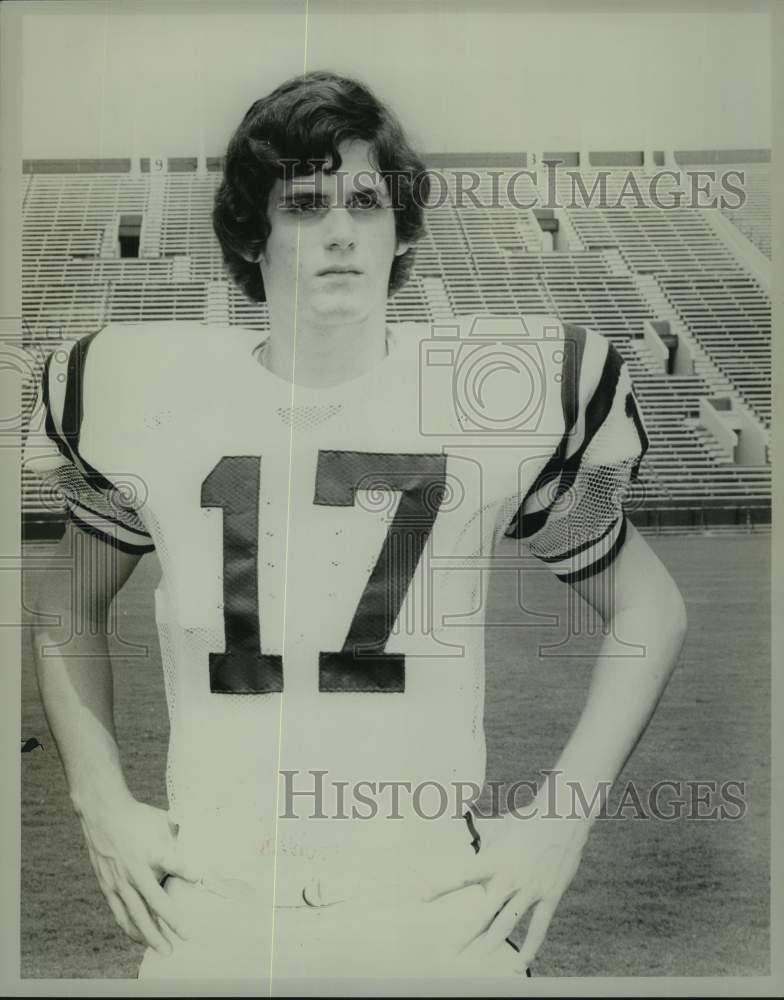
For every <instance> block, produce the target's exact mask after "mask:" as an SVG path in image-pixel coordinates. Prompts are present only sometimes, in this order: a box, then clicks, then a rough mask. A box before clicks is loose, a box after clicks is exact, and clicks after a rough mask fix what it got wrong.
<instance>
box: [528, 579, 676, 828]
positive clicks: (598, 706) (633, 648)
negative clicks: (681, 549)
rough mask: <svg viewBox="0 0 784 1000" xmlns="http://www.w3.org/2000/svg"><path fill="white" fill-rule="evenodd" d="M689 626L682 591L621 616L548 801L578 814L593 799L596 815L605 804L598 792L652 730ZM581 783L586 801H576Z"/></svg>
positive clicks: (548, 787) (545, 792)
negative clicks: (576, 808) (576, 809)
mask: <svg viewBox="0 0 784 1000" xmlns="http://www.w3.org/2000/svg"><path fill="white" fill-rule="evenodd" d="M676 593H677V592H676ZM685 631H686V626H685V616H684V614H683V607H682V603H681V602H680V600H679V597H677V596H673V598H672V600H671V601H667V600H662V601H660V603H659V604H658V605H657V604H655V603H654V604H653V605H651V604H647V603H643V602H638V603H637V604H636V605H635V606H634V607H631V608H627V609H625V610H623V611H621V612H619V613H618V614H617V615H616V616H615V618H614V619H613V622H612V629H611V634H610V635H608V636H607V637H606V638H605V640H604V642H603V643H602V647H601V650H600V652H599V656H598V659H597V662H596V666H595V668H594V673H593V676H592V680H591V686H590V690H589V694H588V698H587V700H586V703H585V706H584V709H583V712H582V714H581V716H580V719H579V721H578V723H577V725H576V727H575V729H574V731H573V733H572V735H571V737H570V739H569V740H568V742H567V744H566V746H565V747H564V749H563V752H562V753H561V755H560V757H559V758H558V761H557V762H556V764H555V766H554V769H553V772H554V773H553V774H552V775H551V776H550V779H549V780H548V781H547V782H546V783H545V785H544V786H543V787H542V789H541V790H540V792H539V798H540V804H541V805H542V806H543V807H546V808H547V809H549V810H551V811H553V810H554V809H557V811H558V814H559V815H570V814H573V809H574V804H575V801H577V803H578V804H579V805H581V804H582V803H583V802H587V803H589V804H591V803H593V805H592V806H591V808H590V819H591V820H593V819H595V818H596V815H597V814H598V811H599V808H600V805H601V794H600V795H598V796H597V791H598V792H600V793H601V792H602V790H604V791H605V793H606V790H608V788H609V786H610V785H611V784H612V783H613V782H614V781H615V779H616V778H617V777H618V775H619V774H620V772H621V770H622V768H623V766H624V764H625V763H626V761H627V760H628V758H629V756H630V755H631V753H632V751H633V750H634V747H635V746H636V744H637V742H638V740H639V739H640V737H641V736H642V734H643V732H644V731H645V729H646V727H647V725H648V723H649V721H650V718H651V716H652V715H653V712H654V710H655V708H656V705H657V704H658V701H659V699H660V697H661V695H662V692H663V691H664V688H665V686H666V684H667V681H668V680H669V677H670V675H671V673H672V671H673V669H674V667H675V664H676V663H677V660H678V656H679V654H680V650H681V647H682V645H683V640H684V637H685ZM575 788H579V790H580V792H581V793H582V799H579V798H578V799H576V797H575V791H574V789H575ZM554 796H555V801H554V802H553V797H554ZM588 825H590V822H589V824H588Z"/></svg>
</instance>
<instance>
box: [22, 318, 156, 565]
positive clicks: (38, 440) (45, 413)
mask: <svg viewBox="0 0 784 1000" xmlns="http://www.w3.org/2000/svg"><path fill="white" fill-rule="evenodd" d="M95 336H96V335H95V334H92V335H90V336H89V337H83V338H82V339H81V340H78V341H74V342H71V343H63V344H61V345H60V346H59V347H58V348H56V349H55V350H54V351H52V353H51V354H49V355H48V357H47V358H46V361H45V363H44V366H43V371H42V373H41V377H40V382H39V385H38V387H37V399H36V404H35V407H34V409H33V416H32V419H31V422H30V427H29V431H28V435H27V441H26V444H25V452H24V464H25V467H26V468H28V469H30V470H31V471H32V472H33V473H35V474H36V476H37V477H38V478H39V479H40V480H41V481H42V483H43V485H44V486H45V488H46V490H47V491H53V492H54V493H56V494H57V495H59V496H60V497H62V500H63V501H64V503H65V506H66V510H67V511H68V514H69V516H70V518H71V520H72V521H73V522H74V524H75V525H77V527H79V528H81V529H82V530H83V531H86V532H87V533H88V534H92V535H96V536H97V537H99V538H101V539H102V540H103V541H105V542H107V543H108V544H110V545H112V546H114V547H115V548H118V549H120V550H121V551H123V552H129V553H138V554H142V553H144V552H150V551H152V550H153V548H154V545H153V540H152V538H151V536H150V535H149V533H148V532H147V531H146V529H145V527H144V524H143V523H142V521H141V519H140V518H139V515H138V513H137V512H136V511H135V510H134V509H133V508H132V507H131V506H130V505H129V503H128V501H127V499H126V497H125V495H124V491H123V490H122V489H121V487H120V486H118V485H116V484H115V483H114V482H112V480H111V479H110V478H108V477H107V476H105V475H103V474H102V473H101V472H99V471H98V470H97V469H96V468H94V467H93V466H92V465H91V464H90V463H89V462H88V461H87V459H86V458H85V457H84V455H83V453H82V448H81V432H82V425H83V422H84V419H85V410H86V403H87V401H86V399H85V392H84V384H85V379H84V375H85V367H86V363H87V356H88V352H89V349H90V344H91V342H92V340H93V338H94V337H95Z"/></svg>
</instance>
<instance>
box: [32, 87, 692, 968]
mask: <svg viewBox="0 0 784 1000" xmlns="http://www.w3.org/2000/svg"><path fill="white" fill-rule="evenodd" d="M426 195H427V178H426V174H425V172H424V170H423V167H422V164H421V163H420V161H419V160H418V159H417V157H416V155H415V154H414V152H413V151H412V150H411V148H410V147H409V145H408V142H407V141H406V138H405V136H404V134H403V132H402V130H401V128H400V126H399V124H398V123H397V122H396V120H395V119H394V117H393V116H392V115H391V113H390V112H389V110H388V109H387V108H386V107H385V106H384V105H382V104H381V103H380V102H379V101H378V100H377V99H376V98H375V97H374V96H373V95H372V94H371V93H370V92H369V91H368V90H367V89H366V88H365V87H363V86H362V85H360V84H358V83H356V82H355V81H351V80H347V79H344V78H341V77H338V76H335V75H334V74H331V73H311V74H308V75H306V76H304V77H298V78H296V79H294V80H291V81H289V82H288V83H286V84H284V85H282V86H281V87H279V88H278V89H277V90H276V91H274V92H273V93H272V94H270V95H269V96H267V97H265V98H263V99H262V100H259V101H257V102H256V103H255V104H254V105H253V106H252V107H251V108H250V110H249V111H248V113H247V114H246V116H245V118H244V119H243V121H242V123H241V124H240V126H239V127H238V129H237V132H236V133H235V135H234V137H233V138H232V140H231V143H230V145H229V149H228V153H227V157H226V164H225V177H224V180H223V184H222V186H221V188H220V190H219V192H218V194H217V198H216V206H215V213H214V222H215V230H216V233H217V235H218V238H219V240H220V242H221V245H222V248H223V252H224V257H225V260H226V263H227V266H228V269H229V270H230V272H231V274H232V276H233V277H234V279H235V280H236V281H237V282H238V284H239V285H240V286H241V287H242V288H243V289H244V291H245V292H246V294H247V295H249V296H250V297H251V298H252V299H255V300H258V301H263V300H266V302H267V303H268V306H269V317H270V333H269V336H267V337H265V338H263V339H262V340H261V343H260V342H259V340H260V338H259V335H258V334H257V333H255V332H254V331H250V330H245V329H241V328H237V327H211V326H204V325H201V324H195V323H150V324H143V325H139V326H134V327H122V326H118V325H109V326H107V327H105V328H104V329H102V330H101V331H99V332H98V333H97V334H94V335H93V336H91V337H87V338H84V339H83V340H81V341H79V342H78V343H77V344H75V345H73V347H72V348H71V349H70V350H69V351H62V352H59V353H56V354H54V355H53V356H52V358H51V359H50V360H49V362H48V364H47V367H46V370H45V373H44V379H43V388H42V403H43V412H44V413H45V431H46V437H47V441H48V442H49V445H50V451H51V454H50V452H47V450H46V449H43V450H42V452H41V453H40V454H39V457H38V459H37V460H38V461H39V464H40V465H41V466H42V467H49V468H53V469H54V470H55V474H56V475H57V476H59V477H60V482H61V485H62V488H63V490H64V492H65V493H66V496H67V499H68V506H69V509H70V512H71V524H70V525H69V527H68V528H67V530H66V534H65V536H64V539H63V541H62V542H61V543H60V548H59V552H60V554H62V555H63V557H64V558H65V557H67V558H72V559H73V571H74V573H75V575H76V577H77V582H76V588H77V592H79V593H82V594H84V595H85V599H84V601H83V602H82V603H81V604H80V605H79V607H78V608H75V607H71V606H70V593H71V588H70V582H69V581H66V582H63V581H62V580H61V576H60V575H58V574H52V576H51V577H49V579H48V580H47V582H46V583H45V585H44V587H43V588H42V591H41V594H40V596H39V599H38V609H39V610H40V611H42V612H46V613H51V612H52V611H56V612H57V613H58V614H59V615H60V616H61V617H62V620H63V622H64V625H63V628H65V629H66V630H70V634H71V638H70V640H69V642H68V645H67V647H66V651H65V653H62V652H61V653H58V650H57V648H56V647H57V644H58V639H60V638H62V636H61V635H60V633H59V632H58V630H56V629H53V628H50V627H39V628H38V630H37V635H36V650H37V657H38V660H37V662H38V676H39V682H40V688H41V694H42V698H43V701H44V705H45V707H46V712H47V716H48V718H49V721H50V724H51V728H52V732H53V734H54V736H55V739H56V741H57V744H58V747H59V749H60V752H61V755H62V758H63V762H64V766H65V771H66V776H67V780H68V784H69V788H70V792H71V798H72V801H73V803H74V806H75V808H76V810H77V813H78V815H79V817H80V819H81V822H82V826H83V829H84V834H85V838H86V842H87V846H88V849H89V852H90V857H91V859H92V862H93V865H94V868H95V871H96V875H97V877H98V880H99V882H100V885H101V888H102V890H103V892H104V894H105V896H106V899H107V902H108V904H109V906H110V907H111V909H112V912H113V913H114V916H115V918H116V919H117V921H118V923H119V924H120V926H121V927H123V928H124V929H125V930H126V931H127V933H128V934H129V935H130V936H131V937H133V938H134V939H136V940H139V941H144V942H146V943H147V944H148V945H149V946H150V947H149V950H148V952H147V954H146V956H145V960H144V962H143V964H142V969H141V973H140V974H141V975H143V976H185V977H187V976H199V975H204V976H240V977H258V978H259V979H262V980H264V981H265V983H266V982H267V981H271V982H274V981H275V980H276V979H278V977H280V979H281V980H282V979H285V978H288V977H295V976H301V975H308V976H321V977H324V976H354V975H356V976H376V977H382V978H384V979H386V980H390V981H391V979H392V977H394V976H396V975H404V976H412V975H419V976H428V975H431V976H456V975H473V976H496V975H511V974H514V973H515V972H516V973H523V972H524V971H525V970H526V969H527V967H528V966H529V965H530V963H531V961H532V960H533V958H534V956H535V954H536V952H537V949H538V948H539V946H540V945H541V943H542V941H543V939H544V936H545V933H546V931H547V927H548V925H549V922H550V920H551V918H552V916H553V913H554V911H555V909H556V907H557V905H558V902H559V900H560V898H561V896H562V894H563V892H564V891H565V889H566V887H567V886H568V885H569V883H570V881H571V880H572V878H573V876H574V874H575V871H576V869H577V866H578V864H579V861H580V856H581V851H582V848H583V845H584V843H585V840H586V837H587V835H588V831H589V829H590V826H591V822H592V820H593V818H595V815H596V812H597V810H598V804H596V803H595V804H594V806H593V807H592V808H591V809H589V810H587V811H586V814H585V815H583V816H579V817H577V818H575V814H574V813H573V811H572V798H571V795H570V793H569V786H568V784H567V782H572V783H578V784H579V786H580V788H581V791H582V793H583V795H584V797H585V799H586V800H587V801H589V802H590V801H591V800H592V799H593V797H594V793H595V791H596V790H597V789H598V788H600V787H601V786H602V783H606V782H611V781H613V780H614V779H615V778H616V776H617V775H618V773H619V771H620V769H621V768H622V766H623V764H624V762H625V760H626V759H627V758H628V756H629V754H630V753H631V751H632V749H633V748H634V746H635V744H636V742H637V740H638V739H639V737H640V735H641V734H642V732H643V730H644V728H645V726H646V724H647V722H648V720H649V718H650V716H651V714H652V712H653V710H654V708H655V706H656V703H657V701H658V699H659V697H660V695H661V692H662V690H663V688H664V686H665V684H666V681H667V679H668V677H669V675H670V672H671V671H672V669H673V667H674V665H675V662H676V659H677V656H678V652H679V650H680V647H681V643H682V641H683V637H684V631H685V614H684V607H683V602H682V600H681V597H680V595H679V593H678V590H677V588H676V586H675V584H674V583H673V581H672V579H671V578H670V576H669V574H668V573H667V571H666V570H665V568H664V567H663V566H662V564H661V563H660V562H659V560H658V559H657V558H656V556H655V555H654V554H653V553H652V551H651V550H650V549H649V548H648V546H647V545H646V543H645V542H644V541H643V540H642V538H641V537H640V536H639V535H638V534H637V532H636V531H635V530H634V529H633V527H632V526H631V525H630V524H628V523H627V522H626V519H625V517H624V514H623V510H622V506H621V499H622V496H623V492H624V490H625V488H626V486H627V484H628V482H629V480H630V479H631V478H632V477H633V476H634V475H635V474H636V470H637V467H638V465H639V462H640V460H641V458H642V455H643V453H644V451H645V448H646V445H647V441H646V438H645V432H644V430H643V426H642V423H641V421H640V418H639V416H638V413H637V408H636V404H635V401H634V397H633V395H632V391H631V385H630V381H629V375H628V372H627V370H626V367H625V365H624V364H623V362H622V360H621V358H620V356H619V355H618V354H617V352H616V351H615V350H614V349H613V348H612V347H611V346H610V345H609V344H608V343H607V342H605V341H604V340H603V339H602V338H601V337H600V336H599V335H598V334H595V333H592V332H590V331H585V330H582V329H579V328H567V329H564V327H563V326H562V325H561V324H560V323H559V322H558V321H557V320H556V319H554V318H552V317H541V316H532V317H516V318H511V319H508V318H507V319H499V318H493V317H491V318H469V319H462V320H459V321H456V323H455V325H454V328H453V329H452V330H449V329H446V330H444V329H437V330H435V331H434V330H431V329H429V328H427V327H426V326H424V325H423V326H422V327H419V326H416V325H413V324H402V325H400V326H398V327H397V328H394V327H390V326H388V325H387V324H386V323H385V311H386V306H387V298H388V295H389V293H390V292H391V291H394V290H395V289H397V288H398V287H400V285H401V284H402V283H403V282H404V281H405V278H406V275H407V274H408V272H409V270H410V267H411V264H412V261H413V254H414V246H413V244H414V243H415V242H416V240H417V239H418V238H419V237H420V235H421V234H422V230H423V211H422V204H423V201H424V199H425V197H426ZM477 370H481V371H480V375H479V376H477V374H476V373H477ZM466 372H468V373H469V374H468V375H466ZM471 372H473V375H471ZM472 379H473V381H472ZM472 387H473V388H474V389H476V390H477V392H478V401H477V402H476V403H475V405H474V404H472V402H471V400H470V398H468V397H470V396H471V392H472V391H473V389H472ZM129 484H130V486H131V487H132V488H129ZM510 523H511V524H514V526H515V529H516V533H517V535H518V536H519V537H521V538H523V539H525V541H526V543H527V545H528V547H529V549H530V550H531V552H533V553H534V554H535V555H536V556H538V557H539V558H540V559H541V560H542V561H543V562H544V564H545V565H547V566H548V567H550V568H551V569H553V570H554V571H555V572H556V574H557V575H558V576H559V577H560V578H561V579H562V580H564V581H565V582H566V583H567V584H569V585H570V586H572V587H574V588H575V590H576V591H577V592H578V593H579V594H580V595H581V596H582V597H583V598H585V599H586V600H587V601H588V602H589V603H590V604H592V605H593V606H594V607H595V608H596V610H597V611H598V613H599V614H600V615H601V616H602V618H603V619H604V621H605V622H606V623H607V626H608V628H607V635H606V638H605V639H604V642H603V645H602V648H601V651H600V653H599V657H598V661H597V664H596V667H595V671H594V676H593V682H592V686H591V690H590V693H589V696H588V699H587V702H586V705H585V707H584V710H583V712H582V715H581V717H580V720H579V722H578V724H577V726H576V728H575V730H574V732H573V733H572V736H571V738H570V739H569V741H568V743H567V745H566V746H565V747H564V750H563V752H562V754H561V756H560V758H559V760H558V761H554V762H553V765H554V767H555V769H556V771H557V773H559V774H560V775H561V780H560V781H558V782H555V784H553V783H552V782H550V783H548V785H547V786H545V787H543V788H542V789H541V790H540V792H539V793H538V795H537V797H536V799H535V800H534V803H533V806H532V807H531V808H529V809H528V810H527V811H526V817H527V818H525V819H522V818H520V816H519V815H517V814H515V813H514V812H510V813H509V814H508V815H507V816H506V817H505V818H503V819H485V820H480V819H478V818H476V817H472V816H471V815H470V814H469V816H468V817H467V818H466V817H465V813H466V812H467V811H468V808H467V806H468V800H469V799H470V794H469V795H468V797H466V794H465V789H472V788H473V789H474V790H478V788H479V787H480V786H481V784H482V782H483V780H484V767H485V748H484V734H483V721H482V714H483V637H482V630H481V629H479V630H477V628H476V627H475V623H476V608H477V606H480V607H482V606H483V605H484V601H485V597H486V583H487V573H486V572H485V571H484V569H485V568H486V561H485V562H483V560H486V559H487V557H488V556H489V555H490V554H491V553H492V550H493V546H494V543H495V541H496V540H497V539H498V538H499V537H500V536H501V534H502V533H503V532H504V531H505V530H506V529H507V527H508V526H509V525H510ZM153 548H154V549H155V551H156V553H157V555H158V558H159V560H160V563H161V568H162V579H161V583H160V586H159V587H158V590H157V592H156V618H157V624H158V629H159V634H160V641H161V651H162V658H163V662H164V670H165V680H166V693H167V699H168V705H169V714H170V722H171V736H170V746H169V759H168V787H169V797H170V809H169V811H168V813H166V812H162V811H160V810H157V809H153V808H152V807H150V806H147V805H145V804H143V803H140V802H138V801H136V800H135V799H134V798H133V797H132V796H131V794H130V793H129V791H128V788H127V786H126V784H125V781H124V778H123V772H122V768H121V765H120V758H119V753H118V748H117V744H116V741H115V736H114V724H113V717H112V698H111V690H112V688H111V666H110V662H109V656H108V649H107V637H106V632H107V624H106V623H107V616H108V611H109V607H110V604H111V601H112V600H113V598H114V596H115V595H116V593H117V591H118V590H119V589H120V588H121V587H122V585H123V584H124V582H125V581H126V580H127V579H128V577H129V576H130V574H131V573H132V571H133V569H134V567H135V565H136V564H137V562H138V560H139V559H140V558H141V555H142V553H144V552H146V551H150V550H152V549H153ZM104 565H106V566H109V565H110V566H111V572H106V571H104V572H100V571H99V570H100V569H101V566H104ZM96 567H98V569H96ZM469 617H470V618H471V621H470V622H469V621H468V618H469ZM77 619H81V624H82V625H83V626H85V627H82V628H74V627H73V626H74V625H75V624H78V622H77ZM65 634H68V632H66V633H65ZM77 634H78V635H79V636H80V637H79V638H76V637H75V636H76V635H77ZM523 652H524V650H523V648H522V644H521V650H520V653H521V655H523ZM523 766H524V765H522V764H521V770H522V767H523ZM457 790H462V791H461V794H462V799H461V800H460V801H457V800H456V796H457ZM445 798H446V807H443V803H444V799H445ZM526 915H528V916H530V923H529V926H528V931H527V935H526V937H525V940H524V943H523V945H522V948H521V950H520V951H519V953H518V951H517V950H516V949H515V948H514V946H510V943H509V942H508V941H507V939H508V938H509V936H510V935H511V934H512V931H513V930H514V927H515V925H516V924H517V923H518V922H519V921H520V920H521V919H522V918H523V917H524V916H526Z"/></svg>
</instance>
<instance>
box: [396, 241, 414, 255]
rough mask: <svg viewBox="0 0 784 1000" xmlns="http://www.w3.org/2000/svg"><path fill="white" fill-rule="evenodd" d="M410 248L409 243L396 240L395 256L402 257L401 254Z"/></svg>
mask: <svg viewBox="0 0 784 1000" xmlns="http://www.w3.org/2000/svg"><path fill="white" fill-rule="evenodd" d="M410 248H411V244H410V243H403V242H402V241H398V244H397V247H396V248H395V256H396V257H402V256H403V254H404V253H407V252H408V250H409V249H410Z"/></svg>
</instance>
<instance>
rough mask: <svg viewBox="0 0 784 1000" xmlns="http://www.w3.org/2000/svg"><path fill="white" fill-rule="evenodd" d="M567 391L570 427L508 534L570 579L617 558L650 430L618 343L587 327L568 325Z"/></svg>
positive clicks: (564, 378) (564, 375)
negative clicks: (627, 505)
mask: <svg viewBox="0 0 784 1000" xmlns="http://www.w3.org/2000/svg"><path fill="white" fill-rule="evenodd" d="M565 343H566V347H567V350H565V352H564V366H563V371H562V379H561V395H562V404H563V410H564V417H565V428H566V430H565V433H564V435H563V437H562V439H561V441H560V443H559V445H558V447H557V448H556V450H555V453H554V454H553V456H552V458H551V459H550V461H549V462H548V463H547V465H546V466H545V468H544V469H543V470H542V472H541V473H540V474H539V476H538V477H537V479H536V481H535V482H534V484H533V486H532V487H531V489H530V490H529V492H528V493H527V494H526V496H525V497H524V499H523V502H522V504H521V505H520V507H519V509H518V511H517V513H516V515H515V517H514V519H513V521H512V524H511V526H510V528H509V530H508V531H507V534H508V535H511V536H513V537H517V538H522V539H525V541H526V543H527V545H528V548H529V549H530V551H531V552H532V553H533V554H534V555H536V556H537V557H538V558H539V559H540V560H541V561H542V562H543V563H545V564H546V565H547V566H548V567H549V568H550V569H551V570H552V571H553V572H554V573H555V575H556V576H557V577H558V578H559V579H560V580H562V581H564V582H565V583H576V582H578V581H580V580H584V579H586V578H588V577H590V576H593V575H594V574H596V573H598V572H600V571H601V570H603V569H605V568H606V567H607V566H609V565H610V564H611V563H612V562H613V561H614V559H615V558H616V557H617V555H618V553H619V552H620V551H621V548H622V546H623V544H624V540H625V538H626V526H627V521H626V515H625V513H624V506H623V505H624V500H625V498H626V496H627V494H628V492H629V489H630V485H631V484H632V483H633V482H634V480H635V479H636V478H637V475H638V471H639V467H640V463H641V461H642V459H643V456H644V455H645V452H646V450H647V448H648V436H647V434H646V431H645V426H644V424H643V421H642V418H641V416H640V412H639V408H638V406H637V401H636V399H635V397H634V392H633V390H632V383H631V378H630V376H629V371H628V368H627V366H626V363H625V362H624V360H623V358H622V357H621V355H620V354H619V352H618V351H617V350H616V348H615V347H614V346H613V345H612V344H611V343H610V342H609V341H607V340H605V339H604V338H603V337H601V336H599V335H598V334H596V333H594V332H592V331H589V330H585V329H584V328H583V327H578V326H573V325H567V326H566V327H565Z"/></svg>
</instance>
